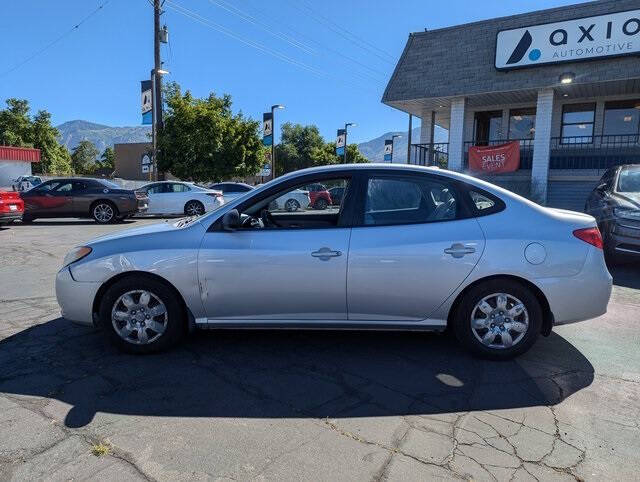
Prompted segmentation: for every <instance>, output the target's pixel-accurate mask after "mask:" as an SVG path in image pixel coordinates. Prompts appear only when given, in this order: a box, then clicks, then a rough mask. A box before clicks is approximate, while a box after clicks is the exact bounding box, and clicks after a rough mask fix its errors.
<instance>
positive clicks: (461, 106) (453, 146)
mask: <svg viewBox="0 0 640 482" xmlns="http://www.w3.org/2000/svg"><path fill="white" fill-rule="evenodd" d="M466 104H467V99H466V98H465V97H457V98H455V99H452V100H451V119H450V121H449V165H448V168H449V169H451V170H452V171H462V166H463V160H464V110H465V107H466Z"/></svg>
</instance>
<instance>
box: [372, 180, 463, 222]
mask: <svg viewBox="0 0 640 482" xmlns="http://www.w3.org/2000/svg"><path fill="white" fill-rule="evenodd" d="M456 198H457V194H456V193H455V192H454V191H453V190H452V188H451V187H450V186H449V185H448V184H445V183H444V182H440V181H437V180H432V179H426V178H416V179H409V178H402V179H399V178H385V177H373V178H371V179H369V181H368V184H367V193H366V198H365V207H364V219H363V224H365V225H388V224H412V223H427V222H434V221H446V220H450V219H455V218H456V215H457V211H458V203H457V199H456Z"/></svg>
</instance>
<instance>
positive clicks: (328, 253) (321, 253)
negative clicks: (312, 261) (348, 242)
mask: <svg viewBox="0 0 640 482" xmlns="http://www.w3.org/2000/svg"><path fill="white" fill-rule="evenodd" d="M311 256H313V257H314V258H320V260H322V261H328V260H329V258H336V257H338V256H342V251H334V250H332V249H331V248H320V249H319V250H318V251H313V252H312V253H311Z"/></svg>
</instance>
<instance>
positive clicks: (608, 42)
mask: <svg viewBox="0 0 640 482" xmlns="http://www.w3.org/2000/svg"><path fill="white" fill-rule="evenodd" d="M639 53H640V10H631V11H629V12H619V13H611V14H608V15H599V16H597V17H587V18H581V19H577V20H568V21H566V22H556V23H547V24H544V25H534V26H531V27H524V28H517V29H513V30H503V31H501V32H498V38H497V41H496V68H497V69H500V70H505V69H514V68H518V67H529V66H533V65H541V64H553V63H558V62H575V61H577V60H586V59H597V58H600V57H610V56H617V55H631V54H636V55H637V54H639Z"/></svg>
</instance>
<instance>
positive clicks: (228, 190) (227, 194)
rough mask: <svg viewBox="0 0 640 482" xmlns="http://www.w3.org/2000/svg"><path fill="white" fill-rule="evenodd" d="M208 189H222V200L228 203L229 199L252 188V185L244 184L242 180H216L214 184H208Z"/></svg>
mask: <svg viewBox="0 0 640 482" xmlns="http://www.w3.org/2000/svg"><path fill="white" fill-rule="evenodd" d="M209 189H213V190H214V191H222V197H224V202H226V203H228V202H229V201H231V200H233V199H235V198H237V197H240V196H242V195H244V194H245V193H247V192H249V191H251V190H253V186H250V185H249V184H245V183H244V182H218V183H215V184H211V185H210V186H209Z"/></svg>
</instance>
